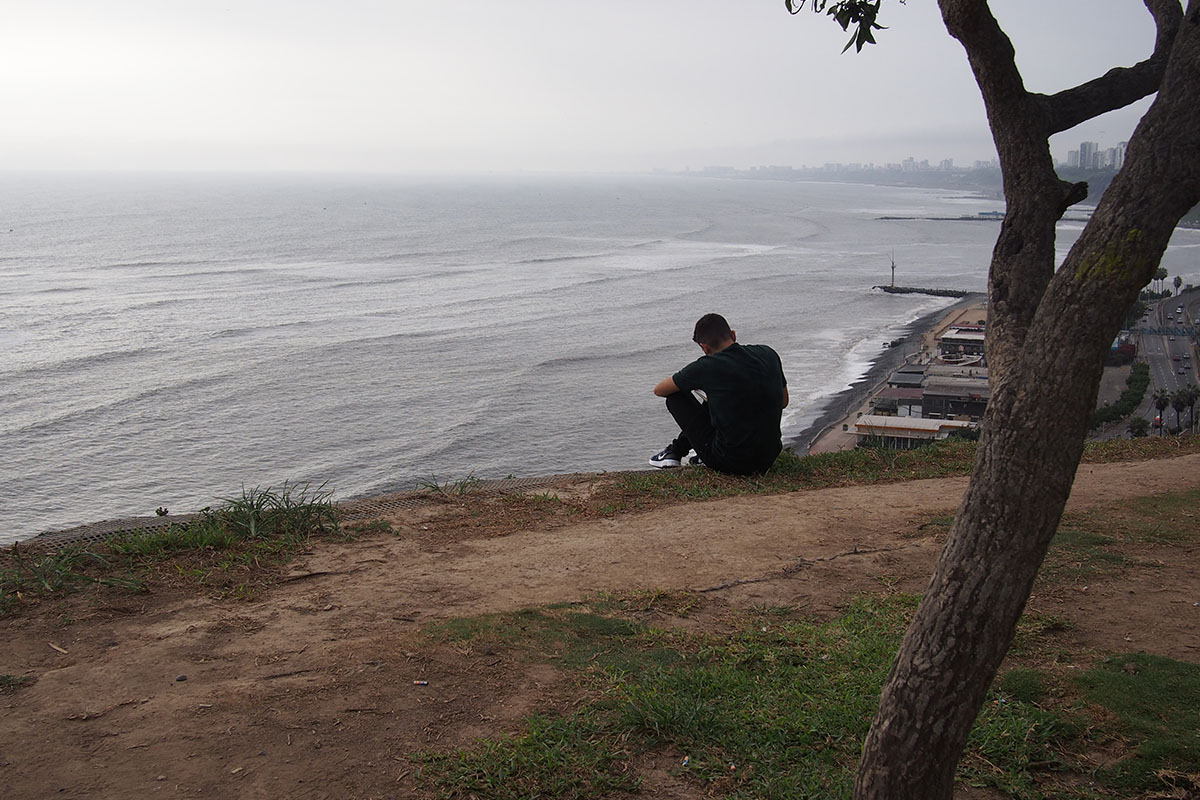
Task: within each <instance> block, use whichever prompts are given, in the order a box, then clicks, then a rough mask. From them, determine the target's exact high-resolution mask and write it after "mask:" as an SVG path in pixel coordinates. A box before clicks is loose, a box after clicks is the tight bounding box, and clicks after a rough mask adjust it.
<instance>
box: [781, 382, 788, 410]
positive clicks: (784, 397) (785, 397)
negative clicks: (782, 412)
mask: <svg viewBox="0 0 1200 800" xmlns="http://www.w3.org/2000/svg"><path fill="white" fill-rule="evenodd" d="M788 399H789V398H788V391H787V384H786V383H785V384H784V385H783V406H782V407H783V408H787V404H788Z"/></svg>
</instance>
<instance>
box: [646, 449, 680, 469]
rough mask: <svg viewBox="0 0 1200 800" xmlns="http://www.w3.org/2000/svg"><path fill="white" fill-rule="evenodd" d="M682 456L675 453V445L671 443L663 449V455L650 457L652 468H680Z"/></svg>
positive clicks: (657, 454) (658, 454)
mask: <svg viewBox="0 0 1200 800" xmlns="http://www.w3.org/2000/svg"><path fill="white" fill-rule="evenodd" d="M679 461H680V454H679V453H677V452H675V443H674V442H671V443H670V444H669V445H667V446H666V447H664V448H663V450H662V452H661V453H656V454H654V455H652V456H650V466H652V467H658V468H659V469H666V468H667V467H678V466H679Z"/></svg>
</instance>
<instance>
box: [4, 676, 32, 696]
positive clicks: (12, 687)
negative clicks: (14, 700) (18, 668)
mask: <svg viewBox="0 0 1200 800" xmlns="http://www.w3.org/2000/svg"><path fill="white" fill-rule="evenodd" d="M32 685H33V678H31V677H30V676H28V675H9V674H7V673H5V674H3V675H0V694H12V693H13V692H16V691H17V690H18V689H24V688H25V687H26V686H32Z"/></svg>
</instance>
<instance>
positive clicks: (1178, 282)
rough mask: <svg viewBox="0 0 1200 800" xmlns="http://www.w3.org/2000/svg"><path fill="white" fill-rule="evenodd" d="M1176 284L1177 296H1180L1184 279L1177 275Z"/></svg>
mask: <svg viewBox="0 0 1200 800" xmlns="http://www.w3.org/2000/svg"><path fill="white" fill-rule="evenodd" d="M1174 283H1175V294H1179V287H1180V286H1183V278H1181V277H1179V276H1178V275H1176V276H1175V281H1174Z"/></svg>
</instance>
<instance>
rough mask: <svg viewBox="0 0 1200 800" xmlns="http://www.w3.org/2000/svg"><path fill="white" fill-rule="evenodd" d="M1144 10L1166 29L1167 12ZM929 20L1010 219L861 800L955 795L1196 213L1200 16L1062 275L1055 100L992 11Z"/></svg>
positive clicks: (975, 2) (968, 10)
mask: <svg viewBox="0 0 1200 800" xmlns="http://www.w3.org/2000/svg"><path fill="white" fill-rule="evenodd" d="M1197 1H1198V2H1200V0H1197ZM1147 5H1148V6H1149V7H1151V8H1152V10H1153V11H1154V12H1155V15H1156V19H1158V20H1159V27H1160V34H1161V33H1162V31H1163V30H1164V24H1163V21H1164V20H1168V21H1170V19H1171V10H1170V8H1169V4H1164V3H1162V2H1158V0H1148V2H1147ZM941 7H942V13H943V18H944V19H945V21H946V25H947V28H948V29H949V30H950V32H951V34H952V35H954V36H955V37H956V38H958V39H959V40H960V41H961V42H962V43H963V46H964V48H965V49H966V50H967V54H968V58H969V60H970V62H971V66H972V69H973V70H974V72H975V75H976V80H977V81H978V83H979V85H980V90H981V92H982V94H983V96H984V102H985V105H986V107H987V109H988V118H989V123H990V124H991V127H992V130H993V133H994V135H995V138H996V145H997V149H998V151H999V153H1000V158H1001V166H1002V169H1003V170H1004V175H1005V196H1006V201H1007V206H1008V212H1007V214H1006V218H1005V223H1004V226H1003V227H1002V229H1001V233H1000V237H999V240H998V241H997V244H996V249H995V251H994V253H993V260H992V266H991V269H990V273H989V286H988V292H989V301H990V308H989V313H988V316H989V323H988V328H989V331H988V361H989V365H990V366H991V376H992V383H993V386H992V397H991V401H990V403H989V406H988V410H987V413H986V416H985V419H984V426H983V436H982V437H981V439H980V443H979V449H978V453H977V456H976V461H975V468H974V471H973V473H972V477H971V482H970V486H969V487H968V489H967V493H966V495H965V497H964V499H963V502H962V505H961V506H960V508H959V511H958V515H957V517H956V518H955V522H954V526H953V528H952V529H951V532H950V535H949V539H948V541H947V542H946V545H945V548H944V549H943V551H942V554H941V556H940V558H939V560H938V563H937V566H936V567H935V570H934V574H933V576H932V578H931V580H930V583H929V586H928V588H927V589H926V592H925V596H924V599H923V600H922V602H921V605H920V607H919V608H918V610H917V612H916V615H915V616H914V619H913V621H912V622H911V624H910V625H909V628H908V631H907V633H906V635H905V638H904V641H903V643H902V644H901V647H900V652H899V654H898V656H897V659H896V662H895V664H894V665H893V667H892V671H891V674H890V675H889V676H888V680H887V682H886V684H885V686H884V689H883V693H882V697H881V700H880V706H879V711H878V714H877V715H876V717H875V721H874V723H873V724H872V726H871V730H870V733H869V734H868V736H867V740H866V743H865V745H864V749H863V756H862V760H861V762H860V764H859V771H858V775H857V779H856V781H855V791H854V796H855V798H856V799H857V800H949V798H951V796H952V794H953V789H954V775H955V771H956V768H957V765H958V760H959V758H960V756H961V754H962V749H963V747H964V745H965V743H966V740H967V735H968V734H969V732H970V729H971V726H972V725H973V724H974V721H975V717H976V716H977V714H978V712H979V709H980V707H981V706H982V703H983V701H984V698H985V695H986V693H987V690H988V687H989V686H990V685H991V682H992V680H993V678H994V677H995V675H996V671H997V669H998V668H999V666H1000V663H1001V661H1002V660H1003V659H1004V656H1005V654H1006V653H1007V651H1008V647H1009V645H1010V643H1011V641H1012V637H1013V633H1014V631H1015V629H1016V624H1017V620H1018V619H1019V618H1020V616H1021V614H1022V612H1023V611H1024V608H1025V604H1026V601H1027V600H1028V598H1029V594H1030V591H1031V589H1032V586H1033V582H1034V579H1035V577H1036V576H1037V571H1038V569H1039V567H1040V566H1041V563H1042V560H1043V558H1044V557H1045V554H1046V550H1047V548H1048V547H1049V544H1050V540H1051V538H1052V537H1053V536H1054V532H1055V530H1056V529H1057V527H1058V522H1059V519H1060V517H1061V515H1062V511H1063V508H1064V506H1065V504H1066V501H1067V497H1068V495H1069V494H1070V490H1071V483H1072V481H1073V479H1074V476H1075V471H1076V468H1077V466H1078V463H1079V457H1080V455H1081V453H1082V451H1083V442H1084V438H1085V436H1086V434H1087V426H1088V421H1089V420H1090V417H1091V412H1092V410H1093V408H1094V404H1095V398H1096V391H1097V388H1098V386H1099V380H1100V375H1101V370H1102V367H1103V358H1104V354H1105V353H1106V351H1107V350H1108V348H1109V346H1110V344H1111V342H1112V340H1113V338H1114V337H1115V335H1116V333H1117V330H1118V329H1119V326H1120V324H1121V321H1122V319H1123V318H1124V314H1125V312H1126V310H1127V309H1128V308H1129V307H1130V305H1131V304H1132V303H1133V301H1134V300H1135V299H1136V297H1137V293H1138V290H1139V289H1140V288H1141V287H1142V286H1144V285H1146V284H1147V283H1149V282H1150V281H1151V280H1152V279H1153V277H1154V272H1155V269H1156V267H1157V266H1158V263H1159V260H1160V259H1161V257H1162V253H1163V251H1164V250H1165V249H1166V245H1167V242H1168V240H1169V238H1170V235H1171V232H1172V231H1173V229H1174V226H1175V223H1176V222H1177V221H1178V220H1179V219H1180V217H1182V216H1183V214H1184V213H1186V211H1187V210H1188V209H1189V208H1191V207H1192V206H1193V205H1195V203H1196V202H1197V200H1200V174H1198V173H1200V87H1198V86H1197V85H1196V83H1195V81H1194V80H1193V79H1194V77H1195V76H1197V75H1200V24H1197V22H1198V21H1200V15H1198V14H1197V13H1194V12H1193V11H1192V9H1191V8H1189V10H1188V12H1187V15H1186V18H1187V24H1184V25H1182V26H1177V30H1178V33H1177V34H1176V35H1172V36H1171V37H1170V40H1169V41H1164V40H1163V38H1162V37H1161V36H1160V46H1167V45H1169V46H1170V47H1171V55H1170V60H1169V61H1167V62H1166V63H1165V64H1163V65H1162V67H1161V70H1160V72H1159V73H1158V75H1156V76H1155V82H1157V81H1159V80H1161V84H1159V87H1158V91H1159V96H1158V98H1157V99H1156V101H1155V103H1154V105H1153V106H1152V108H1151V109H1150V111H1148V112H1147V114H1146V116H1145V117H1144V118H1143V120H1142V123H1141V124H1140V125H1139V126H1138V130H1137V131H1136V133H1135V134H1134V136H1133V138H1132V139H1131V140H1130V143H1129V149H1128V156H1127V161H1126V165H1125V167H1124V168H1123V169H1122V171H1121V173H1120V174H1119V175H1118V176H1117V177H1116V179H1114V181H1113V182H1112V185H1111V186H1110V187H1109V189H1108V191H1107V192H1106V193H1105V195H1104V197H1103V199H1102V200H1101V202H1100V205H1099V206H1098V208H1097V210H1096V213H1095V214H1093V216H1092V219H1091V220H1090V222H1089V223H1088V225H1087V226H1086V228H1085V230H1084V232H1083V233H1082V234H1081V236H1080V238H1079V240H1078V242H1077V243H1076V244H1075V246H1074V247H1073V248H1072V250H1071V252H1070V254H1069V255H1068V257H1067V259H1066V261H1065V263H1064V264H1063V266H1062V267H1061V268H1059V269H1058V270H1057V272H1056V271H1055V270H1054V223H1055V222H1056V221H1057V220H1058V218H1059V217H1061V215H1062V213H1063V211H1064V210H1065V208H1066V205H1067V201H1069V200H1070V199H1071V198H1073V197H1076V196H1077V195H1078V189H1077V187H1071V186H1069V185H1066V184H1063V183H1062V182H1061V181H1059V180H1058V179H1057V176H1056V175H1055V174H1054V170H1053V165H1052V162H1051V159H1050V157H1049V147H1048V137H1049V135H1050V133H1052V132H1053V131H1054V126H1055V124H1056V123H1055V121H1054V120H1055V114H1056V111H1055V108H1054V104H1053V102H1051V101H1052V100H1053V99H1052V98H1051V99H1050V100H1045V99H1044V98H1042V99H1039V98H1038V97H1035V96H1033V95H1029V94H1027V93H1025V91H1024V88H1023V86H1021V84H1020V76H1019V74H1018V73H1016V68H1015V64H1014V63H1013V61H1012V48H1011V45H1009V43H1008V40H1007V38H1006V37H1004V35H1003V33H1002V32H1001V31H1000V29H999V27H998V26H997V25H996V24H995V20H994V19H993V18H992V17H991V14H990V12H989V11H988V9H987V4H986V2H983V0H941ZM1178 11H1179V7H1178V4H1175V12H1176V16H1177V12H1178ZM1160 15H1161V16H1160ZM1175 21H1176V22H1178V19H1175ZM1168 27H1169V26H1168ZM1172 33H1174V31H1172ZM1157 53H1158V48H1156V54H1157ZM1151 91H1152V89H1151ZM1064 94H1065V93H1064ZM1097 96H1098V97H1099V98H1100V100H1098V101H1097V107H1102V106H1104V102H1103V92H1100V93H1099V94H1098V95H1097ZM1072 102H1073V103H1075V104H1076V106H1077V104H1078V102H1079V98H1078V96H1077V95H1072ZM1125 102H1128V101H1127V100H1126V101H1125ZM1076 106H1072V113H1073V114H1074V115H1075V116H1078V109H1077V107H1076ZM1104 110H1107V109H1104ZM1098 113H1099V112H1098ZM1085 118H1086V117H1085ZM1072 119H1074V117H1072ZM1076 121H1078V120H1076ZM1071 124H1075V122H1072V123H1071Z"/></svg>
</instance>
